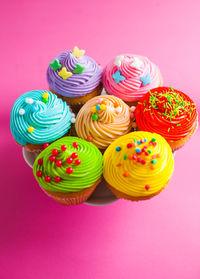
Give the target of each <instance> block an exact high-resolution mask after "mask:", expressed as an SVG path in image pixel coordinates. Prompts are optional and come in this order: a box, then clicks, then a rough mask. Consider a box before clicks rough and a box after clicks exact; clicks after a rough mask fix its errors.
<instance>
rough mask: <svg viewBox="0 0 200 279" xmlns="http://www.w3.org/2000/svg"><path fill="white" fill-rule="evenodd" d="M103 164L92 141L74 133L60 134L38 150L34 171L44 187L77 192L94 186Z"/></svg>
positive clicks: (51, 189) (58, 190)
mask: <svg viewBox="0 0 200 279" xmlns="http://www.w3.org/2000/svg"><path fill="white" fill-rule="evenodd" d="M69 158H70V159H69ZM102 168H103V158H102V154H101V152H100V151H99V150H98V148H96V147H95V146H94V145H93V144H91V143H89V142H87V141H85V140H82V139H79V138H77V137H63V138H61V139H59V140H57V141H55V142H54V143H52V144H51V145H50V146H49V147H47V148H46V149H44V150H43V151H42V152H41V153H40V154H39V156H38V157H37V159H36V161H35V163H34V166H33V174H34V176H35V178H36V180H37V181H38V183H39V184H40V185H41V187H42V188H44V189H46V190H49V191H53V192H77V191H81V190H83V189H86V188H89V187H91V186H93V185H94V183H95V182H96V181H97V180H98V179H99V178H100V177H101V175H102Z"/></svg>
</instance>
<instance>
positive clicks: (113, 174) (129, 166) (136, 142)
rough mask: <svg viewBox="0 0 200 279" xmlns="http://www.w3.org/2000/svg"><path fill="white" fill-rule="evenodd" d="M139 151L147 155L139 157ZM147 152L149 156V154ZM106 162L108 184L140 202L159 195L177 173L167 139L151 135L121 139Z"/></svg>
mask: <svg viewBox="0 0 200 279" xmlns="http://www.w3.org/2000/svg"><path fill="white" fill-rule="evenodd" d="M141 141H142V143H141ZM153 143H154V145H153ZM128 144H129V145H130V144H132V146H131V147H130V146H129V145H128ZM128 146H129V147H128ZM145 146H146V147H145ZM138 149H141V150H144V151H141V153H136V150H138ZM147 152H148V153H149V154H148V155H146V154H145V153H147ZM133 156H136V158H135V157H134V158H135V159H133ZM139 158H140V160H141V162H139V161H138V160H139ZM103 160H104V169H103V175H104V178H105V180H106V181H107V183H108V184H109V185H110V186H112V187H113V188H115V189H117V190H118V191H120V192H122V193H124V194H126V195H129V196H132V197H134V198H136V199H142V198H147V197H151V196H153V195H155V194H157V193H159V192H160V191H161V190H162V189H163V188H164V187H165V186H166V184H167V183H168V181H169V179H170V178H171V176H172V173H173V170H174V159H173V155H172V151H171V148H170V146H169V145H168V143H167V142H166V140H165V139H164V138H163V137H161V136H160V135H158V134H155V133H149V132H133V133H129V134H127V135H125V136H122V137H120V138H118V139H117V140H116V141H114V142H113V143H112V144H111V145H110V146H109V147H108V148H107V149H106V151H105V153H104V156H103ZM142 160H143V161H145V163H144V162H143V161H142ZM153 160H154V163H152V161H153ZM155 162H156V163H155Z"/></svg>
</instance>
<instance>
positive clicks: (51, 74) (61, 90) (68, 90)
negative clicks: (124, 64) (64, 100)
mask: <svg viewBox="0 0 200 279" xmlns="http://www.w3.org/2000/svg"><path fill="white" fill-rule="evenodd" d="M72 52H73V51H72V50H70V51H65V52H62V53H60V54H59V55H57V56H56V57H55V58H54V59H53V61H55V59H58V61H59V63H60V64H61V65H62V67H65V68H66V70H67V71H68V72H72V73H73V71H74V70H75V68H76V65H77V64H79V65H81V66H84V67H85V68H84V71H83V72H82V73H81V74H72V75H71V76H70V77H69V78H67V79H63V78H62V77H61V76H59V72H60V69H58V70H56V71H55V70H53V69H52V68H51V66H49V67H48V69H47V81H48V84H49V86H50V88H51V89H52V90H53V91H55V92H56V93H58V94H60V95H63V96H65V97H80V96H85V95H86V94H88V93H90V92H92V91H93V90H94V89H95V88H96V87H97V86H98V85H99V84H100V82H101V78H102V69H101V68H100V66H99V65H97V63H96V62H95V61H94V60H93V59H92V58H90V57H88V56H86V55H83V56H81V57H80V58H77V57H76V56H74V55H73V54H72ZM53 61H52V62H53Z"/></svg>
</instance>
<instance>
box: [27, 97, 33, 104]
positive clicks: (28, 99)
mask: <svg viewBox="0 0 200 279" xmlns="http://www.w3.org/2000/svg"><path fill="white" fill-rule="evenodd" d="M25 102H26V103H27V104H30V105H31V104H32V103H33V102H34V101H33V99H32V98H26V99H25Z"/></svg>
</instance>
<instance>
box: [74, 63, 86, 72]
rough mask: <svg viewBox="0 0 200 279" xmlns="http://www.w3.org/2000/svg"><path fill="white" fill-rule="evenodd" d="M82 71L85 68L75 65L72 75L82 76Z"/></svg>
mask: <svg viewBox="0 0 200 279" xmlns="http://www.w3.org/2000/svg"><path fill="white" fill-rule="evenodd" d="M84 69H85V66H82V65H80V64H76V68H75V69H74V70H73V73H74V74H82V72H83V71H84Z"/></svg>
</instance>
